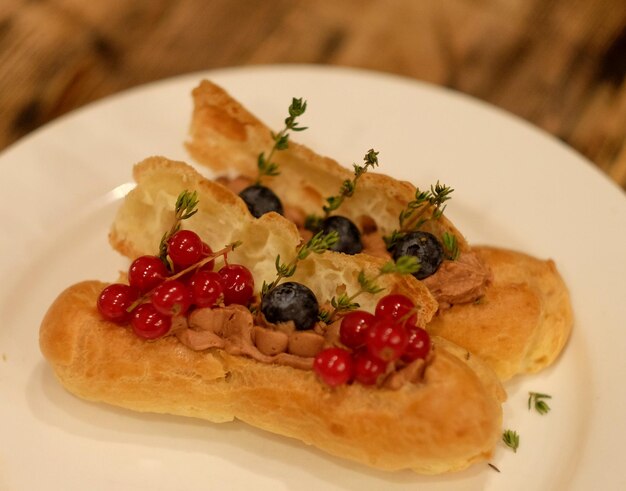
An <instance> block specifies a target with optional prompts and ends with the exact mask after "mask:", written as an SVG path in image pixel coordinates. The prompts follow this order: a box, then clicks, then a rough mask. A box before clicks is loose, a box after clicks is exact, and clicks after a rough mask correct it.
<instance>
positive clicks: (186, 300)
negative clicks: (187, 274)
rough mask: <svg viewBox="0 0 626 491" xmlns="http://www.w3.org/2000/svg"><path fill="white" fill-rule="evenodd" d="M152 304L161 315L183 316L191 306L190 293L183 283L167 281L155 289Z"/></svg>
mask: <svg viewBox="0 0 626 491" xmlns="http://www.w3.org/2000/svg"><path fill="white" fill-rule="evenodd" d="M152 304H153V305H154V308H155V309H156V310H157V312H159V313H161V314H163V315H169V316H172V315H184V314H185V312H187V310H188V309H189V306H190V305H191V293H190V292H189V289H188V288H187V287H186V286H185V284H184V283H183V282H181V281H178V280H169V281H166V282H164V283H161V284H160V285H159V286H157V287H156V289H155V290H154V293H153V294H152Z"/></svg>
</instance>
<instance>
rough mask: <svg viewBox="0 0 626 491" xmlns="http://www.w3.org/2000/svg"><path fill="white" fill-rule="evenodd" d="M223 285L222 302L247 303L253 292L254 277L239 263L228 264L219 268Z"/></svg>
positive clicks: (228, 303) (227, 303)
mask: <svg viewBox="0 0 626 491" xmlns="http://www.w3.org/2000/svg"><path fill="white" fill-rule="evenodd" d="M219 275H220V277H221V278H222V286H223V287H224V304H226V305H230V304H233V303H236V304H240V305H247V304H248V302H249V301H250V299H251V298H252V294H253V293H254V278H253V277H252V273H250V270H249V269H248V268H246V267H245V266H242V265H241V264H228V265H227V266H224V267H223V268H222V269H220V270H219Z"/></svg>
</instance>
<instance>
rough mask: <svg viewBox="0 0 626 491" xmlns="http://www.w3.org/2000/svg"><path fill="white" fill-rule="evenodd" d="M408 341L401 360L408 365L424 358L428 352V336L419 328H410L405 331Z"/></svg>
mask: <svg viewBox="0 0 626 491" xmlns="http://www.w3.org/2000/svg"><path fill="white" fill-rule="evenodd" d="M406 332H407V334H408V335H409V339H408V341H407V345H406V348H405V349H404V354H403V355H402V359H403V360H404V361H406V362H407V363H410V362H412V361H414V360H417V359H418V358H422V359H424V358H426V356H428V353H429V352H430V336H429V335H428V333H427V332H426V331H425V330H424V329H422V328H421V327H414V326H413V327H410V328H408V329H407V331H406Z"/></svg>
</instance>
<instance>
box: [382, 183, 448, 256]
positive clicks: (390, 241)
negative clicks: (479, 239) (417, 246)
mask: <svg viewBox="0 0 626 491" xmlns="http://www.w3.org/2000/svg"><path fill="white" fill-rule="evenodd" d="M453 191H454V189H452V188H451V187H449V186H446V185H445V184H440V183H439V181H437V184H435V185H434V186H433V185H431V186H430V189H427V190H426V191H421V190H420V189H419V188H417V189H416V190H415V199H414V200H412V201H409V202H408V204H407V206H406V208H405V209H404V210H402V211H401V212H400V215H399V217H398V221H399V228H398V229H397V230H394V231H393V232H391V234H390V235H388V236H385V237H383V238H384V240H385V244H386V245H387V249H392V248H393V247H394V245H395V244H396V242H398V240H400V239H401V238H402V237H404V236H405V235H406V234H407V233H409V232H413V231H415V230H419V228H420V227H421V226H422V225H424V223H426V222H427V221H428V220H438V219H439V218H440V217H441V215H443V212H444V211H445V209H446V206H447V205H445V204H444V203H445V202H446V201H448V200H449V199H450V198H451V196H450V195H451V194H452V192H453ZM429 210H430V214H428V211H429ZM455 239H456V237H455Z"/></svg>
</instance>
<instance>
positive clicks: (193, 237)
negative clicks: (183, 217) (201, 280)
mask: <svg viewBox="0 0 626 491" xmlns="http://www.w3.org/2000/svg"><path fill="white" fill-rule="evenodd" d="M203 250H204V245H203V242H202V239H201V238H200V237H199V236H198V234H196V233H195V232H192V231H191V230H179V231H178V232H176V233H175V234H174V235H172V236H171V237H170V239H169V240H168V241H167V253H168V255H169V256H170V259H171V260H172V262H173V263H174V267H175V268H176V270H178V271H180V270H182V269H185V268H187V267H189V266H191V265H192V264H195V263H197V262H198V261H200V259H202V252H203Z"/></svg>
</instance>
